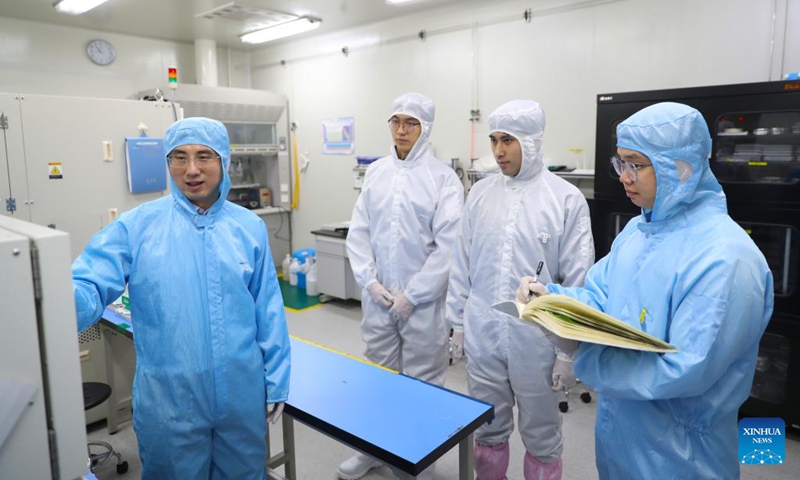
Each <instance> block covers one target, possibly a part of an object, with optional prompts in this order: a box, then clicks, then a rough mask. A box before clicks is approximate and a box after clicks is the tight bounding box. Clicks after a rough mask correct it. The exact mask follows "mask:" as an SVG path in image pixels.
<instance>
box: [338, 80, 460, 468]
mask: <svg viewBox="0 0 800 480" xmlns="http://www.w3.org/2000/svg"><path fill="white" fill-rule="evenodd" d="M434 113H435V107H434V105H433V102H432V101H431V100H430V99H429V98H427V97H426V96H424V95H421V94H419V93H407V94H405V95H402V96H401V97H399V98H398V99H396V100H395V101H394V102H393V103H392V108H391V112H390V114H389V129H390V131H391V133H392V139H393V140H394V144H393V145H392V147H391V153H390V154H389V155H388V156H386V157H383V158H381V159H379V160H377V161H375V162H374V163H372V164H371V165H370V166H369V168H367V172H366V175H365V177H364V183H363V186H362V189H361V194H360V195H359V197H358V200H357V201H356V205H355V208H354V209H353V217H352V219H351V221H350V230H349V233H348V235H347V253H348V256H349V257H350V266H351V267H352V270H353V275H354V276H355V279H356V282H357V283H358V284H359V285H360V286H361V287H362V289H363V293H362V300H361V307H362V309H363V311H364V319H363V321H362V323H361V338H362V339H363V340H364V343H365V344H366V351H365V356H366V357H367V358H368V359H369V360H371V361H373V362H375V363H378V364H380V365H383V366H386V367H389V368H391V369H394V370H399V371H402V372H403V373H405V374H408V375H411V376H413V377H417V378H420V379H422V380H425V381H427V382H430V383H434V384H436V385H442V384H444V380H445V374H446V372H447V366H448V356H447V337H448V332H447V331H446V330H445V323H444V316H445V295H446V291H447V277H448V274H449V272H450V258H451V254H452V247H453V245H454V244H455V238H456V234H457V231H458V223H459V219H460V218H461V208H462V206H463V203H464V187H463V186H462V184H461V181H460V180H459V179H458V176H456V174H455V172H454V171H453V169H452V168H450V166H448V165H446V164H445V163H443V162H441V161H439V160H437V159H436V157H434V156H433V153H432V152H431V148H430V146H429V145H428V138H429V137H430V135H431V128H433V118H434ZM379 465H380V463H379V462H377V461H376V460H375V459H373V458H371V457H368V456H366V455H362V454H357V455H356V456H354V457H352V458H350V459H349V460H347V461H345V462H344V463H342V464H341V465H340V467H339V472H338V473H339V477H340V478H343V479H355V478H360V477H361V476H363V475H364V474H366V472H367V471H368V470H369V469H371V468H374V467H377V466H379ZM429 470H430V469H428V470H426V472H429ZM423 473H425V472H423Z"/></svg>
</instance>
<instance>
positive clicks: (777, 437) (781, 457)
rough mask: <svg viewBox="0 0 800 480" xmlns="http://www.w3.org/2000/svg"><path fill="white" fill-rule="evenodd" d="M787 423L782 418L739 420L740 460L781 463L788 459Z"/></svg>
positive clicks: (757, 462) (761, 463)
mask: <svg viewBox="0 0 800 480" xmlns="http://www.w3.org/2000/svg"><path fill="white" fill-rule="evenodd" d="M785 430H786V424H785V423H784V421H783V420H782V419H780V418H743V419H741V420H739V462H741V463H742V464H744V465H780V464H782V463H783V462H785V461H786V435H785V434H786V431H785Z"/></svg>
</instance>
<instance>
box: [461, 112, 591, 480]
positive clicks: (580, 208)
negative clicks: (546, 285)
mask: <svg viewBox="0 0 800 480" xmlns="http://www.w3.org/2000/svg"><path fill="white" fill-rule="evenodd" d="M544 128H545V115H544V111H542V108H541V107H540V106H539V104H538V103H536V102H533V101H529V100H515V101H512V102H508V103H506V104H504V105H502V106H500V107H499V108H498V109H497V110H495V111H494V112H492V114H491V115H490V116H489V131H490V132H491V133H490V135H489V137H490V141H491V143H492V152H493V153H494V156H495V160H496V161H497V164H498V165H499V166H500V169H501V172H502V175H494V176H490V177H488V178H486V179H484V180H481V181H479V182H478V183H476V184H475V185H474V186H473V187H472V190H470V192H469V197H468V198H467V205H466V208H465V211H464V217H463V218H462V220H461V228H460V234H459V237H458V245H457V247H456V253H455V255H454V260H453V269H452V271H451V273H450V284H449V290H448V296H447V318H448V321H449V323H450V324H451V325H453V327H454V331H455V332H454V334H453V343H454V344H456V346H457V345H458V344H459V343H460V340H461V338H463V348H464V352H465V354H466V357H467V382H468V386H469V393H470V395H472V396H474V397H476V398H478V399H480V400H484V401H486V402H489V403H492V404H494V408H495V419H494V421H493V422H492V423H491V424H487V425H483V426H482V427H480V428H479V429H478V430H477V431H476V433H475V440H476V445H475V450H474V454H475V471H476V472H477V474H478V478H479V479H480V480H500V479H504V478H506V470H507V469H508V463H509V444H508V439H509V437H510V436H511V432H512V431H513V430H514V420H513V417H512V407H513V406H514V402H515V401H516V403H517V405H518V406H519V431H520V435H521V436H522V441H523V443H524V445H525V449H526V450H527V452H526V453H525V458H524V461H523V468H524V474H525V478H526V479H540V478H542V479H548V480H550V479H558V478H561V470H562V467H561V450H562V442H561V418H560V416H559V415H560V414H559V411H558V398H557V396H556V394H555V393H554V390H559V389H562V388H566V387H568V386H571V385H574V383H575V378H574V376H573V375H572V373H571V371H572V366H571V363H570V361H569V359H568V357H567V356H566V355H563V354H562V355H560V356H559V358H558V359H556V351H555V350H554V348H553V346H552V345H551V344H550V342H548V341H547V339H546V338H545V337H544V336H543V335H542V333H541V331H540V330H539V329H538V328H535V327H531V326H530V325H527V324H525V323H523V322H521V321H520V320H519V319H517V318H513V317H511V316H507V315H504V314H502V313H500V312H497V311H495V310H493V309H492V308H491V305H492V304H494V303H497V302H500V301H504V300H509V299H511V298H514V293H515V291H516V289H517V286H518V284H519V280H518V279H519V275H520V274H523V275H524V274H533V273H534V272H535V270H536V269H537V266H538V264H539V262H543V268H542V271H541V274H540V278H541V279H542V280H545V281H557V282H560V283H564V284H566V285H582V284H583V278H584V275H586V272H587V270H588V269H589V267H591V265H592V263H594V244H593V241H592V230H591V221H590V218H589V207H588V205H587V203H586V199H585V198H584V196H583V194H581V192H580V190H578V189H577V188H576V187H575V186H574V185H572V184H570V183H569V182H567V181H566V180H563V179H561V178H559V177H557V176H556V175H555V174H553V173H551V172H549V171H548V170H547V169H545V168H544V163H543V161H542V136H543V134H544ZM462 328H463V334H462ZM462 335H463V337H462Z"/></svg>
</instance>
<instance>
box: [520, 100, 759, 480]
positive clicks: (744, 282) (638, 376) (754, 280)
mask: <svg viewBox="0 0 800 480" xmlns="http://www.w3.org/2000/svg"><path fill="white" fill-rule="evenodd" d="M617 147H618V148H617V153H618V155H619V156H618V157H615V158H614V160H613V162H614V164H615V165H614V166H615V168H616V169H617V173H619V174H620V182H621V183H622V185H623V186H624V188H625V192H626V194H627V196H628V197H629V198H630V199H631V201H632V202H633V203H634V204H636V205H638V206H639V207H641V208H642V214H641V215H640V216H638V217H636V218H634V219H633V220H631V221H630V222H628V224H627V225H626V226H625V229H624V230H623V231H622V233H620V234H619V236H618V237H617V238H616V239H615V240H614V243H613V245H612V246H611V252H610V253H609V254H608V255H607V256H606V257H605V258H603V259H602V260H600V261H599V262H598V263H597V264H596V265H595V266H594V267H592V269H591V270H589V273H588V274H587V275H586V282H585V285H584V288H565V287H562V286H559V285H554V284H549V285H547V287H546V288H545V287H544V286H543V285H542V284H540V283H530V279H523V281H522V285H521V286H520V291H519V292H518V293H519V294H522V295H523V296H524V295H526V294H527V292H529V291H532V292H534V293H536V294H543V293H547V291H549V292H550V293H561V294H565V295H569V296H571V297H573V298H576V299H578V300H580V301H582V302H584V303H586V304H588V305H591V306H592V307H595V308H598V309H600V310H602V311H604V312H606V313H608V314H610V315H612V316H614V317H616V318H619V319H620V320H622V321H624V322H627V323H628V324H630V325H633V326H636V327H638V328H640V329H641V330H643V331H645V332H647V333H649V334H651V335H654V336H656V337H658V338H660V339H663V340H666V341H667V342H669V343H671V344H672V345H674V346H675V347H677V348H678V349H679V352H678V353H665V354H657V353H648V352H641V351H634V350H625V349H620V348H614V347H607V346H602V345H597V344H591V343H583V344H581V346H580V350H579V351H578V354H577V358H576V360H575V374H576V375H577V376H578V377H579V378H580V379H581V380H582V381H583V382H585V383H586V384H587V385H589V386H591V387H592V388H593V389H595V390H597V392H598V393H599V394H600V399H599V401H598V404H597V422H596V425H595V445H596V458H597V470H598V472H599V474H600V478H601V479H614V480H620V479H637V480H638V479H648V478H652V479H659V480H660V479H676V480H677V479H680V480H683V479H687V478H691V479H720V478H725V479H732V478H739V464H738V461H737V448H738V443H737V441H738V440H737V412H738V410H739V406H740V405H741V404H742V403H743V402H744V401H745V400H746V399H747V397H748V395H749V394H750V388H751V386H752V383H753V374H754V372H755V364H756V355H757V353H758V344H759V340H760V339H761V335H762V334H763V333H764V329H765V328H766V326H767V322H769V319H770V316H771V315H772V307H773V286H772V274H771V273H770V271H769V268H768V266H767V262H766V260H765V259H764V256H763V255H762V254H761V252H760V251H759V250H758V248H757V247H756V245H755V243H753V241H752V240H751V239H750V237H749V236H748V235H747V233H745V231H744V230H742V228H741V227H739V225H737V224H736V223H735V222H734V221H733V220H732V219H731V218H730V217H729V216H728V214H727V207H726V204H725V194H724V193H723V192H722V187H720V185H719V183H717V179H716V178H715V177H714V175H713V174H712V173H711V170H710V169H709V164H708V156H709V153H710V152H711V138H710V136H709V133H708V127H707V126H706V122H705V120H704V119H703V117H702V115H701V114H700V112H698V111H697V110H695V109H693V108H691V107H688V106H686V105H681V104H677V103H660V104H657V105H653V106H651V107H647V108H645V109H644V110H641V111H639V112H638V113H636V114H634V115H633V116H631V117H630V118H628V119H627V120H625V121H624V122H622V123H621V124H620V125H619V126H618V127H617ZM553 338H554V339H556V341H558V337H553ZM562 341H563V339H562ZM559 343H560V342H559Z"/></svg>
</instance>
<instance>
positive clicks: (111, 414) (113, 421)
mask: <svg viewBox="0 0 800 480" xmlns="http://www.w3.org/2000/svg"><path fill="white" fill-rule="evenodd" d="M100 331H101V332H102V335H103V350H105V351H104V352H103V353H104V356H105V357H106V378H107V381H108V385H109V386H110V387H111V396H110V397H108V402H107V405H108V418H107V422H106V425H107V428H108V433H111V434H114V433H117V431H118V430H119V425H118V424H117V389H116V384H115V383H114V349H113V348H112V347H111V335H109V334H108V327H106V326H105V325H100Z"/></svg>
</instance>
